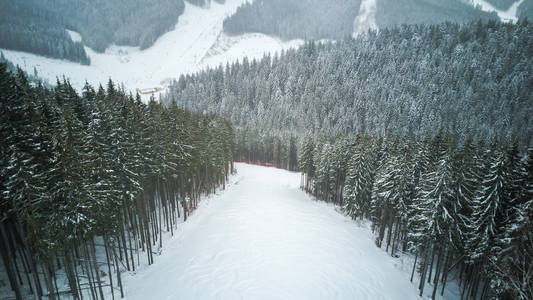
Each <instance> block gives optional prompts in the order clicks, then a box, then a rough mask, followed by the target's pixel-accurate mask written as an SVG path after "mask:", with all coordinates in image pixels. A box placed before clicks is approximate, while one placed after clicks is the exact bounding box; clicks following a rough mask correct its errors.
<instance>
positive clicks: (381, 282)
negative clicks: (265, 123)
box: [123, 164, 453, 300]
mask: <svg viewBox="0 0 533 300" xmlns="http://www.w3.org/2000/svg"><path fill="white" fill-rule="evenodd" d="M237 169H238V174H237V175H236V177H237V178H236V179H237V181H236V182H235V181H234V183H233V184H231V185H230V186H229V187H228V188H227V189H226V191H224V192H222V193H221V194H219V195H216V196H212V197H211V198H210V199H208V200H204V201H202V203H201V205H200V208H199V209H198V210H197V211H196V212H195V214H194V215H193V216H192V217H191V218H190V219H189V220H188V221H187V222H186V223H184V224H183V226H182V227H181V228H180V230H179V231H178V232H177V234H176V236H175V237H174V238H173V239H171V240H169V241H168V243H167V246H166V247H165V248H164V249H163V252H162V254H161V256H159V257H157V259H156V263H155V264H154V265H152V266H150V267H148V268H145V269H141V270H140V271H139V272H138V273H137V274H134V275H133V274H132V275H129V274H124V276H123V280H124V284H125V287H126V288H125V290H126V295H125V296H126V297H125V298H126V299H129V300H132V299H399V300H403V299H406V300H407V299H419V297H418V295H417V294H418V292H417V283H416V282H415V283H411V282H409V268H410V267H411V264H410V263H409V264H408V265H403V264H402V262H401V261H402V258H392V257H391V256H390V255H388V254H387V253H386V252H385V251H382V250H380V249H379V248H377V247H376V245H375V244H374V241H373V235H372V233H371V231H370V229H369V228H367V226H366V223H362V224H358V223H357V222H354V221H353V220H352V219H350V218H349V217H346V216H344V215H342V214H341V213H339V212H338V211H337V210H336V208H335V206H332V205H329V204H327V203H324V202H317V201H313V200H312V199H311V197H309V196H308V195H306V194H305V193H304V192H303V191H301V190H300V189H299V182H300V174H298V173H291V172H287V171H284V170H278V169H273V168H265V167H257V166H251V165H246V164H237ZM426 290H427V291H428V292H430V291H431V289H430V288H429V287H428V288H427V289H426ZM447 296H451V295H447ZM450 298H453V296H451V297H450ZM438 299H441V298H440V296H438Z"/></svg>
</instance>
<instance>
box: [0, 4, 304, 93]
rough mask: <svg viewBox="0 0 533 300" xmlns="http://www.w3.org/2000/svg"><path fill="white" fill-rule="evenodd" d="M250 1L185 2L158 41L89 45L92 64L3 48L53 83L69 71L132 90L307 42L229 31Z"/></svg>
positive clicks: (80, 81) (79, 78)
mask: <svg viewBox="0 0 533 300" xmlns="http://www.w3.org/2000/svg"><path fill="white" fill-rule="evenodd" d="M244 2H246V0H226V3H225V4H218V3H216V2H212V3H211V6H210V7H208V8H201V7H197V6H194V5H192V4H190V3H188V2H185V11H184V13H183V14H182V15H181V16H180V17H179V19H178V22H177V24H176V26H175V28H174V29H173V30H171V31H169V32H167V33H165V34H164V35H162V36H161V37H160V38H159V39H158V40H157V41H156V42H155V43H154V45H153V46H152V47H150V48H148V49H145V50H140V49H139V48H138V47H125V46H116V45H112V46H110V47H109V48H108V49H107V50H106V51H105V53H96V52H94V51H93V50H92V49H90V48H87V47H86V52H87V54H88V55H89V56H90V58H91V65H90V66H82V65H80V64H77V63H73V62H69V61H66V60H58V59H51V58H45V57H42V56H38V55H34V54H29V53H25V52H19V51H12V50H5V49H0V51H2V52H3V53H4V55H5V57H6V58H7V59H8V60H10V61H12V62H13V63H14V64H16V65H17V64H18V65H19V66H20V67H21V68H22V69H23V70H25V71H26V72H28V73H30V74H33V71H34V67H35V69H36V70H37V72H38V75H39V76H40V77H41V78H43V79H45V80H47V81H49V82H50V83H51V84H54V83H55V82H56V78H58V77H59V78H62V76H63V75H65V76H66V77H68V78H69V79H70V81H71V83H72V85H73V86H74V87H75V88H76V89H78V90H81V89H82V87H83V86H84V84H85V81H87V82H89V83H90V84H92V85H93V86H97V85H98V84H99V83H102V84H105V83H107V80H108V79H109V78H112V79H113V80H114V81H115V82H117V83H123V84H124V86H125V88H126V90H127V91H131V92H135V89H136V88H140V89H143V88H152V87H157V86H163V87H164V86H166V85H168V83H169V80H171V79H175V78H178V77H179V75H181V74H190V73H194V72H197V71H199V70H202V69H205V68H206V67H216V66H218V65H220V64H225V63H226V62H232V61H235V60H238V59H242V58H243V57H244V56H248V57H249V58H250V59H252V58H261V57H262V56H263V55H264V54H265V53H267V52H279V51H281V50H284V49H288V48H294V47H298V46H300V45H301V44H303V41H300V40H294V41H289V42H282V41H280V40H278V39H275V38H272V37H269V36H266V35H263V34H246V35H242V36H238V37H227V36H225V35H224V33H223V28H222V27H223V21H224V19H225V18H226V17H228V16H230V15H232V14H234V13H235V11H236V10H237V8H238V7H239V6H240V5H242V4H243V3H244ZM67 32H68V33H69V35H70V36H71V38H72V39H73V40H79V39H81V37H80V36H79V34H78V33H76V32H72V31H67ZM219 44H224V45H223V46H218V45H219ZM221 47H222V48H224V47H225V49H224V51H222V52H216V51H215V52H213V51H211V52H210V50H212V49H216V48H221ZM145 98H146V97H145Z"/></svg>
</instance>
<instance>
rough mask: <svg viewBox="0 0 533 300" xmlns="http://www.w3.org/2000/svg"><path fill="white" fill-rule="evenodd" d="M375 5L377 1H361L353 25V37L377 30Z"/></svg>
mask: <svg viewBox="0 0 533 300" xmlns="http://www.w3.org/2000/svg"><path fill="white" fill-rule="evenodd" d="M376 4H377V0H363V1H361V7H360V8H359V15H358V16H357V17H356V18H355V21H354V24H353V29H354V32H353V36H354V37H357V36H358V35H360V34H363V33H367V32H368V30H370V29H378V25H377V24H376V10H377V8H376Z"/></svg>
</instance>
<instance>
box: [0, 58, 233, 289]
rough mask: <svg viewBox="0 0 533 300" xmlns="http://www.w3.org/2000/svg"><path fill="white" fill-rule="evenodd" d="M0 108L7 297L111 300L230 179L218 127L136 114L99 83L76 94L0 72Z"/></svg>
mask: <svg viewBox="0 0 533 300" xmlns="http://www.w3.org/2000/svg"><path fill="white" fill-rule="evenodd" d="M0 100H1V102H0V117H1V118H2V120H1V121H0V126H1V127H0V140H2V144H1V145H0V152H1V155H0V158H1V160H0V189H1V195H2V197H1V202H0V212H1V215H0V254H1V256H2V261H3V265H4V268H5V271H6V272H7V275H8V278H9V282H8V284H9V285H10V287H11V289H12V290H13V291H14V292H15V295H16V297H17V299H21V298H22V296H24V295H27V294H31V295H33V297H36V298H41V297H43V296H46V297H48V298H49V299H60V298H62V297H64V296H65V295H67V294H70V295H73V296H74V297H75V298H76V299H81V298H83V295H85V296H86V297H87V295H90V297H91V298H92V299H104V295H109V294H111V295H113V297H115V295H116V296H117V297H118V296H119V295H122V296H123V295H124V294H123V286H122V281H121V277H120V275H121V271H123V270H128V271H134V270H135V269H136V268H137V267H138V266H139V264H140V262H141V261H143V262H147V263H148V264H151V263H153V262H154V254H157V253H159V252H160V251H161V248H162V246H163V233H168V232H170V233H171V234H174V231H175V230H176V228H177V224H179V223H180V222H182V220H183V221H185V220H186V219H187V217H188V215H189V214H190V213H191V212H192V211H193V210H194V209H195V208H196V207H197V205H198V201H199V199H200V196H201V195H205V194H209V193H213V192H214V191H215V189H216V188H217V187H219V186H224V185H225V182H226V179H227V178H228V175H229V174H230V173H231V172H232V170H233V153H234V150H235V145H234V140H235V137H234V132H233V127H232V125H231V123H230V122H229V121H228V120H226V119H222V118H218V117H214V116H208V115H202V114H197V113H191V112H188V111H184V110H182V109H179V108H178V107H177V106H176V105H175V104H174V105H169V106H162V105H161V104H159V103H158V102H156V101H155V100H153V99H152V100H151V101H150V102H149V103H148V104H144V103H143V102H141V100H140V98H139V97H138V96H137V98H134V97H133V96H132V95H127V94H125V92H124V91H123V90H121V89H119V88H117V87H116V86H115V84H114V83H113V82H112V81H111V80H110V81H109V83H108V85H107V88H105V89H104V88H102V87H101V86H100V87H99V88H98V89H96V90H95V89H93V87H91V86H89V85H86V86H85V88H84V89H83V93H82V94H81V95H78V94H77V93H76V91H74V89H73V88H72V87H71V85H70V83H69V82H68V81H66V80H63V81H58V82H57V86H56V87H55V88H53V89H47V88H44V87H42V86H41V85H35V84H29V82H28V80H27V78H26V76H25V74H24V72H22V71H19V72H17V74H16V75H13V74H12V73H10V72H9V71H7V65H6V64H3V63H2V64H0ZM104 269H105V270H106V272H102V270H104ZM65 278H66V279H67V282H68V286H63V285H61V284H60V283H59V284H58V281H59V280H60V279H63V280H65Z"/></svg>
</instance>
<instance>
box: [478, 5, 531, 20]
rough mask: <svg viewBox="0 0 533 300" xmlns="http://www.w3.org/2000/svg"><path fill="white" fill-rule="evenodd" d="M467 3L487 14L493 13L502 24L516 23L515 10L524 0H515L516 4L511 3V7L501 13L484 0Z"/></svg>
mask: <svg viewBox="0 0 533 300" xmlns="http://www.w3.org/2000/svg"><path fill="white" fill-rule="evenodd" d="M469 1H470V3H472V5H474V6H479V7H481V9H482V10H484V11H487V12H493V11H495V12H496V13H497V14H498V17H500V19H501V20H502V21H503V22H516V21H518V16H517V10H518V7H519V6H520V4H522V2H524V0H516V2H515V3H513V5H511V7H510V8H509V9H508V10H506V11H503V10H499V9H497V8H495V7H494V6H493V5H492V4H490V3H488V2H487V1H485V0H469Z"/></svg>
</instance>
